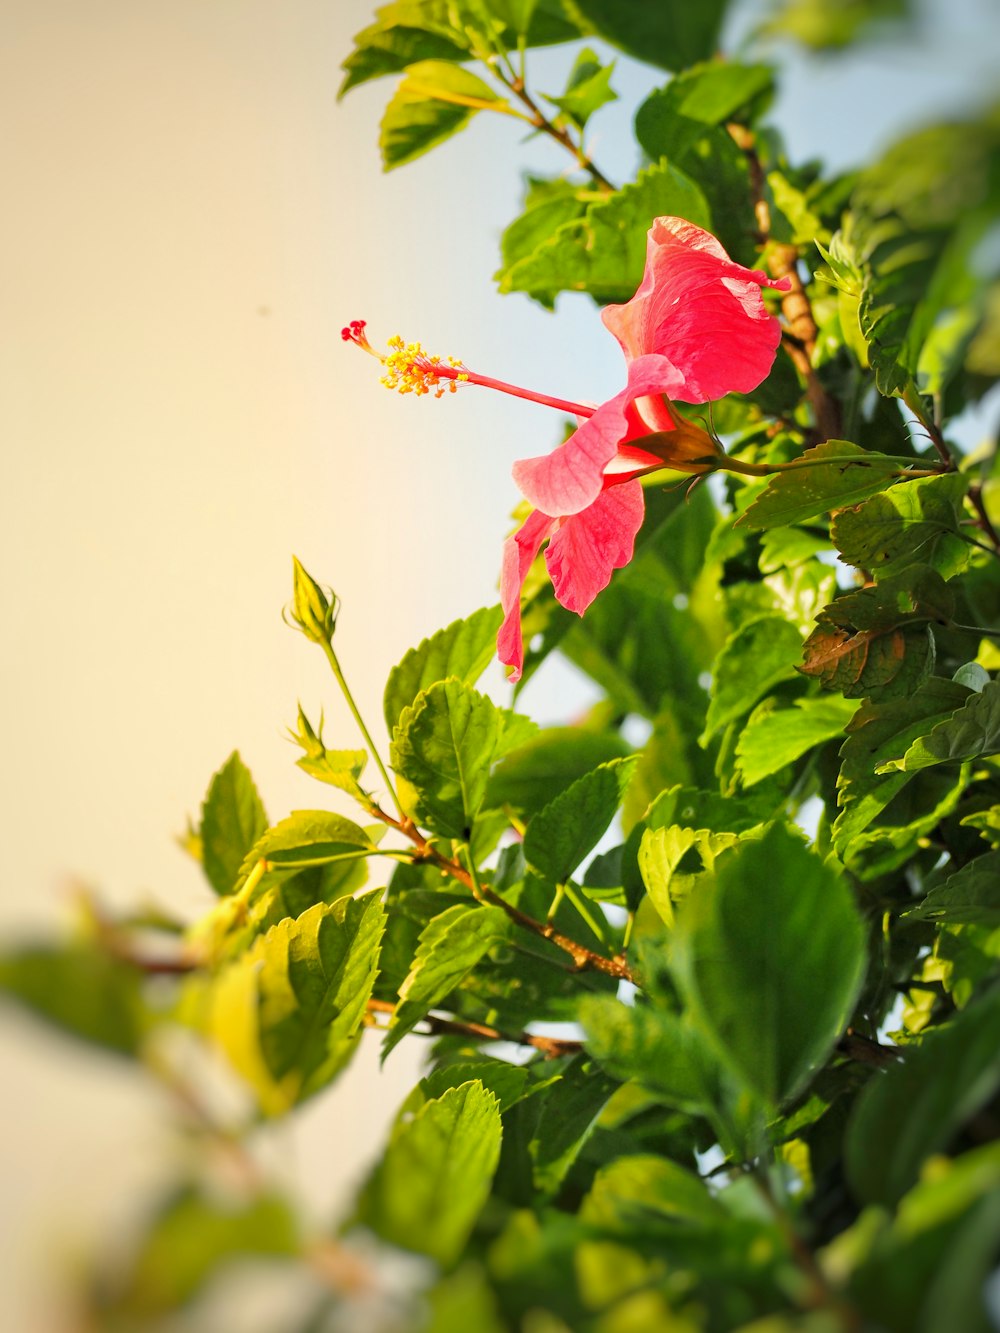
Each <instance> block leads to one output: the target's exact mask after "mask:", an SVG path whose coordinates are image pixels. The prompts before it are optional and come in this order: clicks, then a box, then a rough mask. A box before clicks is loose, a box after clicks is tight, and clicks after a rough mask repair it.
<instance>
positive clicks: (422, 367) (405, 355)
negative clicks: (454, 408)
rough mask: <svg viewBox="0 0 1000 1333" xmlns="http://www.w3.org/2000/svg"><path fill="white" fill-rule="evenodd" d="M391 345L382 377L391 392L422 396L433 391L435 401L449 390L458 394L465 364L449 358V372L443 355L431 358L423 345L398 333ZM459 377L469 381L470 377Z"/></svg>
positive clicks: (384, 358)
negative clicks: (458, 370)
mask: <svg viewBox="0 0 1000 1333" xmlns="http://www.w3.org/2000/svg"><path fill="white" fill-rule="evenodd" d="M387 346H388V348H389V352H388V355H387V356H385V357H383V365H384V366H385V374H384V375H383V376H382V383H383V384H384V385H385V387H386V388H387V389H394V390H395V391H396V392H397V393H415V394H417V396H418V397H419V396H421V395H422V394H426V393H430V392H431V391H432V390H433V392H434V396H435V398H440V397H441V396H442V395H443V394H444V393H445V391H446V390H448V391H449V392H451V393H454V392H455V379H456V375H455V369H456V368H457V367H458V366H460V365H461V364H462V363H461V361H458V360H457V359H456V358H455V357H449V358H448V366H449V367H450V371H449V370H445V367H444V364H443V363H442V360H441V358H440V357H439V356H428V355H427V353H426V352H425V351H424V349H423V347H422V346H421V345H420V343H406V342H404V341H403V339H402V338H401V337H400V336H399V334H398V333H397V334H394V335H393V336H392V337H391V338H390V339H389V340H388V343H387ZM442 371H443V372H444V373H443V374H442ZM457 378H458V379H468V375H459V376H457Z"/></svg>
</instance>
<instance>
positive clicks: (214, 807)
mask: <svg viewBox="0 0 1000 1333" xmlns="http://www.w3.org/2000/svg"><path fill="white" fill-rule="evenodd" d="M266 828H267V815H266V814H265V813H264V807H263V805H262V804H261V799H260V796H259V795H258V794H257V788H256V787H255V786H254V781H253V778H252V777H251V776H250V770H249V769H248V768H247V766H246V765H245V764H244V763H243V760H242V759H241V758H240V756H239V752H238V751H236V750H234V751H233V753H232V754H231V755H230V756H229V758H228V759H227V760H226V762H225V763H224V764H223V766H222V767H221V768H220V769H219V771H218V773H216V775H215V777H213V779H212V781H211V783H210V784H209V788H208V792H207V794H206V796H205V803H204V805H203V806H202V809H201V863H202V867H203V869H204V871H205V875H206V877H207V878H208V882H209V884H211V886H212V888H213V889H214V890H215V892H216V893H218V894H226V893H232V892H233V890H234V889H235V888H236V886H237V882H238V880H239V875H240V867H241V866H242V864H243V860H244V858H245V856H246V854H247V852H249V850H250V848H251V847H252V846H253V845H254V843H255V842H256V841H257V839H258V838H259V837H260V835H261V834H262V833H263V832H264V830H265V829H266Z"/></svg>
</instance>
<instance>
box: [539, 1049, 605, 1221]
mask: <svg viewBox="0 0 1000 1333" xmlns="http://www.w3.org/2000/svg"><path fill="white" fill-rule="evenodd" d="M617 1086H618V1085H617V1082H616V1080H614V1079H612V1078H609V1077H608V1075H607V1074H605V1073H604V1071H603V1070H602V1069H599V1068H598V1067H597V1066H596V1065H594V1063H593V1062H592V1061H591V1060H588V1059H586V1058H585V1057H583V1056H576V1057H574V1059H572V1060H571V1061H570V1062H569V1064H568V1065H566V1067H565V1068H564V1070H563V1074H562V1078H560V1079H559V1080H558V1082H556V1083H554V1084H553V1085H552V1087H550V1088H546V1089H545V1090H544V1092H542V1093H541V1094H540V1095H539V1096H538V1098H537V1099H535V1101H534V1102H533V1103H532V1104H533V1105H534V1106H535V1107H537V1108H539V1116H538V1121H537V1124H536V1127H535V1131H534V1133H533V1135H532V1137H531V1141H530V1144H529V1149H528V1151H529V1153H530V1155H531V1159H532V1163H533V1167H532V1175H533V1180H534V1187H535V1189H536V1191H538V1193H539V1194H540V1195H542V1196H543V1197H551V1196H552V1195H554V1194H555V1193H556V1191H557V1190H558V1189H559V1187H560V1185H561V1184H562V1182H563V1181H564V1180H565V1179H566V1175H567V1173H568V1172H569V1170H570V1168H571V1167H572V1165H573V1163H574V1162H575V1161H576V1159H577V1158H578V1157H579V1155H580V1152H581V1151H582V1149H583V1147H584V1145H585V1144H586V1142H587V1141H588V1139H589V1138H590V1136H591V1135H592V1134H593V1132H594V1130H595V1128H596V1127H597V1118H598V1116H599V1115H600V1114H601V1111H602V1110H603V1109H604V1107H605V1105H606V1103H607V1101H608V1099H609V1098H610V1096H611V1094H612V1093H613V1092H614V1091H615V1089H616V1088H617Z"/></svg>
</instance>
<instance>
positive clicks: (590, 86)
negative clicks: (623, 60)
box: [546, 47, 618, 129]
mask: <svg viewBox="0 0 1000 1333" xmlns="http://www.w3.org/2000/svg"><path fill="white" fill-rule="evenodd" d="M614 72H615V66H614V61H612V62H611V64H610V65H602V64H601V62H600V61H599V60H598V58H597V56H596V55H595V54H594V52H593V51H591V50H590V48H589V47H585V48H584V50H582V51H581V52H580V54H579V55H578V56H577V58H576V61H575V63H574V65H573V68H572V69H571V70H570V73H569V78H568V80H567V81H566V88H565V91H564V92H563V94H562V96H560V97H551V96H548V95H547V94H546V101H549V102H551V103H552V104H553V106H557V107H558V108H559V110H560V111H562V112H563V113H564V114H565V115H567V116H569V118H570V120H572V121H573V122H574V124H576V125H578V126H580V128H581V129H582V128H583V126H584V125H586V123H587V121H588V120H589V119H590V117H591V116H592V115H593V114H594V112H595V111H599V110H600V109H601V107H602V106H605V105H606V104H607V103H608V102H614V101H615V100H616V99H617V97H618V94H617V93H616V92H615V91H614V89H613V88H612V87H611V85H610V80H611V76H612V74H613V73H614Z"/></svg>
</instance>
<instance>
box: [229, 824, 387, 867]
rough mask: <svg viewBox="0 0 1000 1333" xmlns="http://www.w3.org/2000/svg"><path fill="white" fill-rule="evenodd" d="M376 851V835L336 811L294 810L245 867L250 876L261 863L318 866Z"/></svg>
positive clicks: (260, 842)
mask: <svg viewBox="0 0 1000 1333" xmlns="http://www.w3.org/2000/svg"><path fill="white" fill-rule="evenodd" d="M374 851H375V841H374V839H373V837H372V834H371V833H370V832H369V831H367V830H365V829H363V828H361V827H360V825H358V824H355V823H354V822H353V821H352V820H350V819H346V818H345V817H344V816H343V815H337V814H334V813H333V811H332V810H293V811H292V813H291V814H290V815H289V816H288V818H287V819H283V820H282V821H281V822H280V824H275V826H274V827H273V828H270V829H268V830H267V832H266V833H265V834H264V835H263V836H262V837H260V838H258V839H257V841H256V842H255V843H254V845H253V847H252V848H251V849H250V851H249V853H248V854H247V857H246V860H245V861H244V863H243V867H242V873H243V874H244V875H246V874H248V873H249V872H250V871H251V870H252V869H253V868H254V866H255V865H256V864H257V862H258V861H261V860H264V861H267V862H269V863H270V864H271V865H273V866H276V867H281V868H282V869H284V868H286V867H298V866H315V865H323V864H325V863H327V862H332V861H340V860H350V859H352V858H357V857H359V856H365V855H368V854H370V853H372V852H374Z"/></svg>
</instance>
